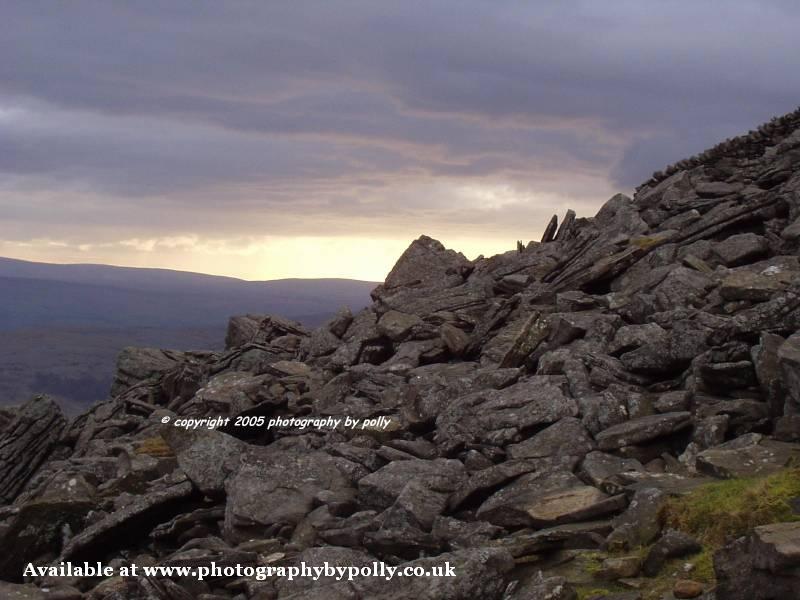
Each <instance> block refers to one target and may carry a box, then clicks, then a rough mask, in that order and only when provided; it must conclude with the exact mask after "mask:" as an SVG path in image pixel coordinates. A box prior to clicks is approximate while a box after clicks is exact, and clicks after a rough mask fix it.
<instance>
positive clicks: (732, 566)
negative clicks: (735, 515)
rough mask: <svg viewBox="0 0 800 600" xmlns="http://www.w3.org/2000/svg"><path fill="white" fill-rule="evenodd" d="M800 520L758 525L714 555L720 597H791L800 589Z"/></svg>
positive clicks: (762, 599) (747, 599) (728, 599)
mask: <svg viewBox="0 0 800 600" xmlns="http://www.w3.org/2000/svg"><path fill="white" fill-rule="evenodd" d="M798 565H800V524H799V523H774V524H772V525H764V526H762V527H756V528H755V530H754V531H753V533H752V534H751V535H750V536H747V537H742V538H739V539H737V540H735V541H733V542H731V543H730V544H728V545H727V546H725V547H723V548H722V549H721V550H719V551H717V553H716V554H715V555H714V571H715V574H716V579H717V597H718V598H725V599H726V600H771V599H773V598H792V597H793V596H794V595H796V593H797V590H798V589H800V576H799V575H798V570H797V567H798Z"/></svg>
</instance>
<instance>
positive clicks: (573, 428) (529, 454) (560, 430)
mask: <svg viewBox="0 0 800 600" xmlns="http://www.w3.org/2000/svg"><path fill="white" fill-rule="evenodd" d="M594 448H595V443H594V440H593V439H592V437H591V436H590V435H589V432H588V431H586V428H584V426H583V425H582V424H581V422H580V420H578V419H576V418H574V417H565V418H563V419H561V420H560V421H558V422H557V423H555V424H553V425H550V426H549V427H547V428H546V429H544V430H542V431H540V432H539V433H537V434H536V435H534V436H533V437H531V438H528V439H527V440H525V441H523V442H520V443H519V444H511V445H510V446H508V448H507V450H506V452H507V453H508V456H509V457H511V458H546V457H548V456H556V455H557V456H576V457H579V458H583V457H584V456H586V454H587V453H589V452H591V451H592V450H594Z"/></svg>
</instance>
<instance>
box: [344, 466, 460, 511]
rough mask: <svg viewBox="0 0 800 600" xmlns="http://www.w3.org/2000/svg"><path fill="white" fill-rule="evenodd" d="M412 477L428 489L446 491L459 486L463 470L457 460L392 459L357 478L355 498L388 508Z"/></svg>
mask: <svg viewBox="0 0 800 600" xmlns="http://www.w3.org/2000/svg"><path fill="white" fill-rule="evenodd" d="M414 480H417V481H419V482H421V483H422V484H423V485H424V486H425V487H427V488H428V489H431V490H442V491H443V492H446V493H448V494H449V493H452V492H454V491H455V490H456V489H458V488H459V487H460V486H461V485H463V483H464V482H465V481H466V472H465V469H464V465H463V464H461V462H460V461H457V460H448V459H436V460H422V459H412V460H403V461H395V462H391V463H389V464H388V465H386V466H385V467H383V468H381V469H379V470H377V471H375V472H374V473H371V474H369V475H367V476H366V477H364V478H362V479H361V480H359V482H358V493H359V497H360V498H361V501H362V502H363V503H364V504H365V505H367V506H370V507H375V508H388V507H389V506H391V505H392V504H394V503H395V501H396V500H397V498H398V497H399V496H400V494H401V493H402V492H403V490H404V489H405V487H406V486H407V485H408V484H409V483H410V482H411V481H414Z"/></svg>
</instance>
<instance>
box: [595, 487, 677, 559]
mask: <svg viewBox="0 0 800 600" xmlns="http://www.w3.org/2000/svg"><path fill="white" fill-rule="evenodd" d="M667 498H668V495H667V494H665V493H664V492H663V491H661V490H659V489H657V488H644V489H641V490H639V491H637V492H636V493H635V494H634V496H633V498H632V499H631V502H630V504H629V505H628V508H627V509H626V510H625V512H624V513H622V514H621V515H619V516H618V517H615V518H614V520H613V521H612V524H613V526H614V531H613V532H612V533H611V534H610V535H609V536H608V540H607V541H608V547H609V549H611V550H617V549H620V550H633V549H635V548H637V547H639V546H646V545H647V544H649V543H650V542H652V541H653V540H654V539H655V538H656V537H657V536H658V534H659V533H660V531H661V526H660V524H659V513H660V512H661V509H662V507H663V506H664V504H666V502H667Z"/></svg>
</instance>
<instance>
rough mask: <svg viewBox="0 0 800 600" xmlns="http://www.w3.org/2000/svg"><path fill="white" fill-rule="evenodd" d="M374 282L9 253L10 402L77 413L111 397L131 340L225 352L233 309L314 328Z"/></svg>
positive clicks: (5, 300) (1, 391)
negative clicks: (41, 259) (37, 399)
mask: <svg viewBox="0 0 800 600" xmlns="http://www.w3.org/2000/svg"><path fill="white" fill-rule="evenodd" d="M374 287H375V284H374V283H371V282H364V281H352V280H345V279H318V280H301V279H285V280H277V281H264V282H251V281H243V280H240V279H234V278H230V277H216V276H210V275H203V274H198V273H185V272H180V271H169V270H163V269H134V268H124V267H110V266H105V265H52V264H43V263H31V262H26V261H19V260H12V259H5V258H0V335H2V339H3V344H2V346H0V405H2V404H17V403H20V402H23V401H25V400H28V399H29V398H30V397H31V396H32V395H34V394H36V393H48V394H51V395H53V396H55V397H57V398H58V399H59V400H60V401H62V403H63V405H64V406H65V408H67V409H68V410H69V411H70V412H74V411H75V410H78V409H82V408H86V407H87V406H89V405H91V404H92V403H94V402H96V401H98V400H101V399H104V398H106V396H107V393H108V390H109V388H110V385H111V379H112V376H113V371H114V363H115V360H116V357H117V354H118V353H119V351H120V350H121V349H122V348H124V347H125V346H130V345H144V346H157V347H170V348H186V347H189V348H196V349H203V350H218V349H221V348H222V346H223V343H224V332H225V325H224V323H225V321H226V319H227V317H228V316H229V315H231V314H237V313H249V312H252V313H264V312H276V313H281V314H285V315H287V316H290V317H291V318H294V319H298V320H300V321H302V322H303V323H306V324H307V325H310V326H314V325H318V324H320V323H322V322H323V321H324V320H325V319H326V318H328V317H329V316H330V315H332V314H333V313H334V312H336V310H338V309H339V308H340V307H342V306H349V307H351V308H352V309H354V310H357V309H359V308H361V307H362V306H364V305H366V304H367V302H368V301H369V292H370V291H371V290H372V288H374Z"/></svg>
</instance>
